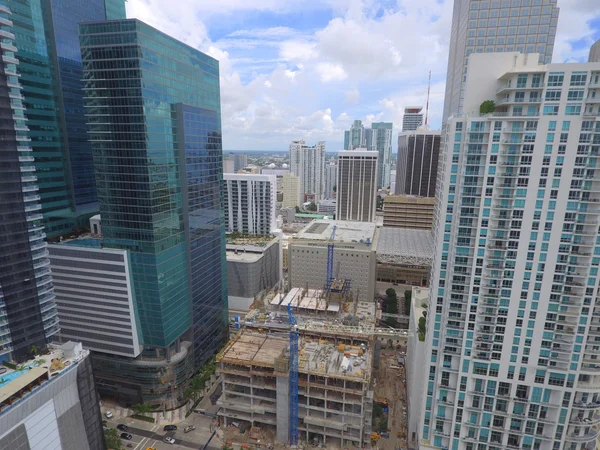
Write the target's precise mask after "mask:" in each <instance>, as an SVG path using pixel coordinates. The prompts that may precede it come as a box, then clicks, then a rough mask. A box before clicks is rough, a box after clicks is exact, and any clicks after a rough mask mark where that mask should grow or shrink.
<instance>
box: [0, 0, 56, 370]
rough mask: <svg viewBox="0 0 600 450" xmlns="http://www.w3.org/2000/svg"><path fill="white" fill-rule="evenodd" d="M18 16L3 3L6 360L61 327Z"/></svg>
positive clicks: (1, 276)
mask: <svg viewBox="0 0 600 450" xmlns="http://www.w3.org/2000/svg"><path fill="white" fill-rule="evenodd" d="M13 19H14V17H13V15H12V14H11V11H10V9H9V8H7V7H6V6H3V5H0V39H1V47H2V49H1V53H2V62H1V63H0V135H1V142H2V144H1V145H0V361H4V360H7V359H9V360H14V361H17V362H21V361H23V360H26V359H28V358H29V357H30V356H32V353H33V351H32V346H35V347H37V348H38V349H42V348H44V347H45V346H46V343H47V342H48V341H49V340H50V338H51V337H52V336H53V335H54V334H56V333H57V332H58V331H59V327H58V318H57V312H56V304H55V302H54V298H55V296H54V291H53V286H52V277H51V275H50V269H49V267H48V266H49V261H48V251H47V249H46V243H45V242H44V238H45V237H46V235H45V234H44V227H43V224H42V214H41V213H40V212H41V206H40V195H39V189H38V187H37V184H36V183H37V180H38V172H36V169H35V167H34V165H33V161H34V159H33V157H32V153H33V152H32V148H31V138H30V137H29V126H30V125H29V124H30V122H31V121H33V122H35V119H33V120H31V119H30V120H28V118H27V116H26V108H25V102H24V100H23V95H22V92H23V84H22V77H21V75H20V73H19V72H20V66H21V64H20V63H19V60H18V59H17V58H16V55H17V53H18V49H17V47H16V46H15V40H16V37H15V32H14V28H13V25H14V22H13ZM17 20H18V18H17ZM24 65H26V66H27V63H25V64H24Z"/></svg>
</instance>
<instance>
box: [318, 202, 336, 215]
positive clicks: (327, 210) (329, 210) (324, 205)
mask: <svg viewBox="0 0 600 450" xmlns="http://www.w3.org/2000/svg"><path fill="white" fill-rule="evenodd" d="M336 207H337V201H336V200H335V199H331V200H320V201H319V202H318V203H317V212H319V213H322V214H330V215H332V216H333V215H334V214H335V208H336Z"/></svg>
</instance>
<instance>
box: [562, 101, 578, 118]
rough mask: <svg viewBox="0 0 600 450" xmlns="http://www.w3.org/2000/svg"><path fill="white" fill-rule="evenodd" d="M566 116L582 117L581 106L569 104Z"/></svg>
mask: <svg viewBox="0 0 600 450" xmlns="http://www.w3.org/2000/svg"><path fill="white" fill-rule="evenodd" d="M565 114H566V115H567V116H579V115H581V105H575V104H571V105H569V104H567V108H566V109H565Z"/></svg>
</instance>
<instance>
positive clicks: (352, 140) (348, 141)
mask: <svg viewBox="0 0 600 450" xmlns="http://www.w3.org/2000/svg"><path fill="white" fill-rule="evenodd" d="M366 140H367V136H366V134H365V127H364V126H363V124H362V121H361V120H355V121H354V122H353V123H352V126H351V127H350V130H348V131H345V132H344V150H352V149H355V148H359V147H365V145H366Z"/></svg>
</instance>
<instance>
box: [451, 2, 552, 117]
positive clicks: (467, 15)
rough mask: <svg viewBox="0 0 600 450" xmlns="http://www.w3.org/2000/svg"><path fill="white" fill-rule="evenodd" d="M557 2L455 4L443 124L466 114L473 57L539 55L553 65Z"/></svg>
mask: <svg viewBox="0 0 600 450" xmlns="http://www.w3.org/2000/svg"><path fill="white" fill-rule="evenodd" d="M556 3H557V0H536V1H526V0H522V1H520V0H515V1H508V0H504V1H500V0H485V1H482V0H455V1H454V12H453V15H452V26H451V35H450V54H449V56H448V74H447V75H446V95H445V98H444V114H443V122H444V123H445V122H446V119H447V118H448V117H450V116H451V115H454V114H462V110H463V101H464V86H465V80H466V74H467V67H468V57H469V55H470V54H472V53H499V52H514V51H516V52H521V53H539V62H540V63H549V62H550V60H551V58H552V50H553V49H554V39H555V37H556V24H557V22H558V12H559V8H558V7H557V6H556Z"/></svg>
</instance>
